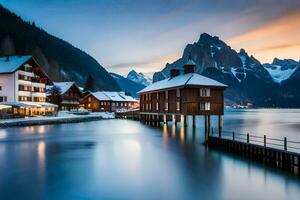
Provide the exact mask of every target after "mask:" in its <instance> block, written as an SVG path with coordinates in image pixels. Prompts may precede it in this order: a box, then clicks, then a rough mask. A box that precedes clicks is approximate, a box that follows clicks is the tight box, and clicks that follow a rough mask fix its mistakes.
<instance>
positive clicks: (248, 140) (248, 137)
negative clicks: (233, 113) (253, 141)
mask: <svg viewBox="0 0 300 200" xmlns="http://www.w3.org/2000/svg"><path fill="white" fill-rule="evenodd" d="M249 142H250V136H249V133H247V143H248V144H249Z"/></svg>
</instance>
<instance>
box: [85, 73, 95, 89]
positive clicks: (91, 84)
mask: <svg viewBox="0 0 300 200" xmlns="http://www.w3.org/2000/svg"><path fill="white" fill-rule="evenodd" d="M94 90H95V80H94V78H93V77H92V76H91V75H88V77H87V79H86V81H85V85H84V91H92V92H93V91H94Z"/></svg>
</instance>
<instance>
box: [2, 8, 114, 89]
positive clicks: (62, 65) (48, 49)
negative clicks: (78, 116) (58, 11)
mask: <svg viewBox="0 0 300 200" xmlns="http://www.w3.org/2000/svg"><path fill="white" fill-rule="evenodd" d="M0 43H1V49H0V55H12V54H21V55H23V54H31V55H33V56H34V57H35V58H36V60H37V61H38V63H39V64H40V65H41V66H42V67H43V68H44V70H45V71H46V73H47V74H48V75H49V76H50V78H51V79H53V80H54V81H62V80H66V81H69V80H72V81H75V82H76V83H77V84H79V85H80V86H84V84H85V81H86V79H87V77H89V76H91V77H92V78H93V79H94V80H95V90H119V89H120V88H119V86H118V84H117V83H116V81H115V80H114V79H113V78H112V77H111V76H110V75H109V73H108V72H107V71H106V70H105V69H104V68H103V67H102V66H101V65H100V64H99V63H98V62H97V61H96V60H95V59H94V58H92V57H91V56H90V55H88V54H87V53H85V52H84V51H82V50H80V49H78V48H76V47H74V46H72V45H71V44H69V43H68V42H66V41H64V40H62V39H59V38H57V37H55V36H52V35H50V34H48V33H47V32H46V31H44V30H42V29H41V28H39V27H37V26H36V25H35V23H34V22H32V23H29V22H25V21H24V20H22V19H21V18H20V17H18V16H16V15H15V14H14V13H12V12H10V11H9V10H7V9H5V8H4V7H2V6H1V5H0Z"/></svg>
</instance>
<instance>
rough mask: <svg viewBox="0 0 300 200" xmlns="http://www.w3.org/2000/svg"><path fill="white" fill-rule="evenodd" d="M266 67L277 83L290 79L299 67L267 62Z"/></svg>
mask: <svg viewBox="0 0 300 200" xmlns="http://www.w3.org/2000/svg"><path fill="white" fill-rule="evenodd" d="M264 67H265V69H266V70H267V71H268V72H269V73H270V75H271V77H272V78H273V80H274V81H275V82H276V83H281V82H282V81H284V80H287V79H289V78H290V77H291V75H292V74H293V73H294V72H295V71H296V70H297V68H298V67H295V68H286V67H284V66H280V65H272V64H265V65H264Z"/></svg>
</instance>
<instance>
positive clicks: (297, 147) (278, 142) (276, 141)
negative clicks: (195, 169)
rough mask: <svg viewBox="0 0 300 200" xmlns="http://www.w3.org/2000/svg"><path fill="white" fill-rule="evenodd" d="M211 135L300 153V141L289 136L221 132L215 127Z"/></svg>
mask: <svg viewBox="0 0 300 200" xmlns="http://www.w3.org/2000/svg"><path fill="white" fill-rule="evenodd" d="M211 136H213V137H220V138H223V139H229V140H233V141H239V142H244V143H248V144H250V143H251V144H256V145H261V146H263V147H270V148H276V149H280V150H284V151H290V152H296V153H300V142H299V141H293V140H288V139H287V137H283V138H282V139H280V138H272V137H267V136H266V135H263V136H259V135H251V134H249V133H246V134H245V133H238V132H235V131H222V132H220V133H216V131H215V132H214V129H213V128H212V130H211Z"/></svg>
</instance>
